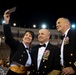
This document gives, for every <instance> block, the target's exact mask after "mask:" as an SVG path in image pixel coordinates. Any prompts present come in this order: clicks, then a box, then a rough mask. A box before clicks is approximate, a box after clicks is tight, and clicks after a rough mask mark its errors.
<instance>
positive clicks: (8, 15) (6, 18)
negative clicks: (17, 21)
mask: <svg viewBox="0 0 76 75" xmlns="http://www.w3.org/2000/svg"><path fill="white" fill-rule="evenodd" d="M8 12H9V9H8V10H6V11H5V12H4V15H3V17H4V21H5V24H9V20H10V14H9V13H8Z"/></svg>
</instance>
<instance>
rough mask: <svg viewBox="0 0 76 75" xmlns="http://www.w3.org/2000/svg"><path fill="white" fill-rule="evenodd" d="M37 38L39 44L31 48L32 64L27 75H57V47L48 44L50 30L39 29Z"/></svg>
mask: <svg viewBox="0 0 76 75" xmlns="http://www.w3.org/2000/svg"><path fill="white" fill-rule="evenodd" d="M38 40H39V45H36V46H34V47H33V48H32V50H31V57H32V65H31V70H30V74H29V75H59V74H58V73H60V71H59V70H60V62H59V61H60V56H59V48H58V47H57V46H54V45H52V44H50V31H49V30H48V29H40V30H39V33H38Z"/></svg>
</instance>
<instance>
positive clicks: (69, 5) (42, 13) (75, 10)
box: [0, 0, 76, 29]
mask: <svg viewBox="0 0 76 75" xmlns="http://www.w3.org/2000/svg"><path fill="white" fill-rule="evenodd" d="M14 6H16V7H17V9H16V11H15V12H14V13H12V14H11V23H13V22H15V23H17V26H18V27H26V28H29V27H30V28H32V25H33V24H36V25H37V28H39V26H40V25H41V24H42V23H46V24H47V25H48V26H49V28H50V29H55V28H56V27H55V25H56V20H57V19H58V18H59V17H66V18H69V20H70V21H71V22H72V23H75V22H76V4H75V2H73V1H72V2H70V1H69V2H66V1H62V0H61V1H56V0H55V1H52V0H51V1H50V0H47V1H46V0H45V1H44V0H43V1H42V0H40V1H39V0H35V1H33V0H2V1H1V2H0V24H1V22H2V19H3V13H4V11H5V10H6V9H10V8H12V7H14Z"/></svg>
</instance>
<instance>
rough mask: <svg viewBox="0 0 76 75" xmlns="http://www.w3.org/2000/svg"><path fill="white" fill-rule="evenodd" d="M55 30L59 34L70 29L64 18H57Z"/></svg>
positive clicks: (67, 21)
mask: <svg viewBox="0 0 76 75" xmlns="http://www.w3.org/2000/svg"><path fill="white" fill-rule="evenodd" d="M56 28H57V30H58V31H59V32H61V33H63V34H64V33H65V31H66V30H67V29H68V28H70V22H69V20H68V19H66V18H59V19H58V20H57V22H56Z"/></svg>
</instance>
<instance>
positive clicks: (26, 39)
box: [23, 31, 34, 45]
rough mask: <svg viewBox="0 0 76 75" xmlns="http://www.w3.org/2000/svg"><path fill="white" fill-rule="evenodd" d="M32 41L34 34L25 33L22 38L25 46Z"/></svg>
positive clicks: (30, 32)
mask: <svg viewBox="0 0 76 75" xmlns="http://www.w3.org/2000/svg"><path fill="white" fill-rule="evenodd" d="M33 39H34V33H33V32H32V31H26V32H25V34H24V36H23V42H24V43H25V44H26V45H30V44H31V42H32V41H33Z"/></svg>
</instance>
